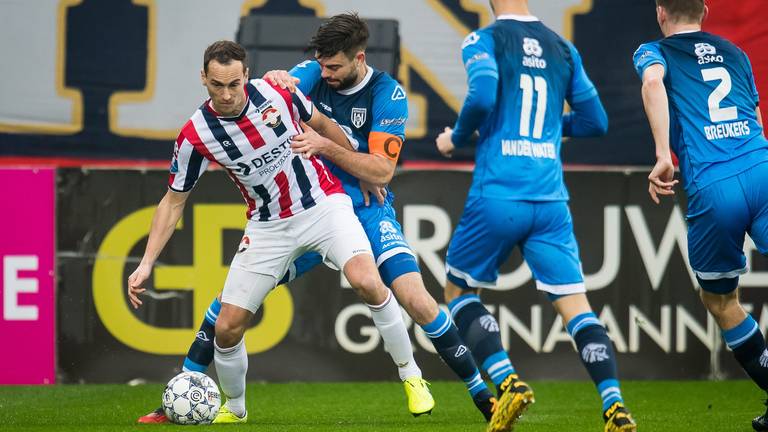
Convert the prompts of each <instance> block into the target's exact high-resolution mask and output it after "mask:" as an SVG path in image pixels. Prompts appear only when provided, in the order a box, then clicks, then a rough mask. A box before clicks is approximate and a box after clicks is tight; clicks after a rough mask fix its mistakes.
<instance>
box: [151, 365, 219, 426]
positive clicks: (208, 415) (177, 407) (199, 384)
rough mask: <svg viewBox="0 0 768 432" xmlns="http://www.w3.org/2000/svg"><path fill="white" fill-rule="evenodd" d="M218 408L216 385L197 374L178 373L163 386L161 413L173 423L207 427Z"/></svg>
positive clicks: (208, 378)
mask: <svg viewBox="0 0 768 432" xmlns="http://www.w3.org/2000/svg"><path fill="white" fill-rule="evenodd" d="M220 407H221V394H220V393H219V387H218V386H217V385H216V382H215V381H214V380H213V379H211V377H209V376H208V375H206V374H204V373H201V372H182V373H180V374H178V375H176V376H175V377H173V378H172V379H171V380H170V381H168V385H166V386H165V390H164V391H163V411H165V415H166V416H167V417H168V419H169V420H170V421H172V422H173V423H177V424H184V425H193V424H209V423H210V422H212V421H213V419H214V418H215V417H216V414H217V413H218V412H219V408H220Z"/></svg>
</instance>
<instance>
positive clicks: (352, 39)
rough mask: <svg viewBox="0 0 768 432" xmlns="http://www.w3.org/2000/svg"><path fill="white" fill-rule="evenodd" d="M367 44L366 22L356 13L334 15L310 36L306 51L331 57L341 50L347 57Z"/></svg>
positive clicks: (352, 55)
mask: <svg viewBox="0 0 768 432" xmlns="http://www.w3.org/2000/svg"><path fill="white" fill-rule="evenodd" d="M367 44H368V24H366V23H365V21H363V20H362V19H361V18H360V17H359V16H358V15H357V14H356V13H354V12H347V13H343V14H339V15H334V16H332V17H330V18H328V20H327V21H325V22H324V23H322V24H321V25H320V28H318V29H317V33H315V35H314V36H312V39H311V40H310V41H309V46H307V51H314V52H315V53H316V55H317V56H318V57H333V56H335V55H336V53H338V52H343V53H344V54H346V56H347V57H348V58H350V59H351V58H352V57H354V55H355V54H356V53H357V52H358V51H361V50H365V47H366V45H367Z"/></svg>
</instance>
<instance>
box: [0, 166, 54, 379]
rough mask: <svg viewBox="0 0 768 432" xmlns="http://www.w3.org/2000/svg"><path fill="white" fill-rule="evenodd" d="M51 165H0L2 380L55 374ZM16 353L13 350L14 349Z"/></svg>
mask: <svg viewBox="0 0 768 432" xmlns="http://www.w3.org/2000/svg"><path fill="white" fill-rule="evenodd" d="M55 178H56V172H55V170H54V169H48V168H45V169H30V168H25V169H5V168H3V169H0V185H2V190H3V195H2V199H0V275H2V278H1V279H0V292H1V293H2V295H0V334H2V335H3V338H4V345H5V346H6V347H13V348H12V351H11V355H3V356H0V384H52V383H53V382H54V381H55V377H56V366H55V365H56V331H55V330H56V329H55V323H56V302H55V295H54V257H55V255H54V254H55V250H56V249H55V231H54V220H55V185H56V183H55ZM13 353H17V354H13Z"/></svg>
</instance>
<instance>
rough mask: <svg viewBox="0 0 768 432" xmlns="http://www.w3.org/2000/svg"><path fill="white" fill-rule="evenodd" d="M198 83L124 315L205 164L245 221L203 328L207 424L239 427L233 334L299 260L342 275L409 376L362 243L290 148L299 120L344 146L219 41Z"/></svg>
mask: <svg viewBox="0 0 768 432" xmlns="http://www.w3.org/2000/svg"><path fill="white" fill-rule="evenodd" d="M201 79H202V83H203V85H204V86H205V87H206V88H207V90H208V93H209V95H210V99H209V100H207V101H206V102H205V103H203V105H201V106H200V108H199V109H198V110H196V111H195V113H194V114H193V115H192V117H191V119H190V120H189V121H188V122H187V123H186V124H185V125H184V127H183V128H182V130H181V133H180V134H179V137H178V139H177V140H176V145H175V147H174V156H173V162H172V165H171V175H170V179H169V190H168V192H167V193H166V195H165V196H164V197H163V199H162V200H161V201H160V204H159V205H158V207H157V210H156V211H155V215H154V217H153V220H152V227H151V229H150V234H149V239H148V241H147V246H146V250H145V252H144V256H143V258H142V260H141V263H140V264H139V266H138V268H137V269H136V270H135V271H134V272H133V273H132V274H131V275H130V277H129V278H128V296H129V299H130V301H131V303H132V304H133V306H134V307H139V306H140V305H141V303H142V302H141V300H140V299H139V298H138V295H139V294H141V293H142V292H143V291H145V289H144V288H142V286H143V285H144V284H145V282H146V281H147V280H148V279H149V277H150V276H151V274H152V267H153V265H154V263H155V261H156V260H157V257H158V256H159V254H160V252H161V251H162V249H163V247H164V246H165V244H166V243H167V241H168V239H169V238H170V236H171V234H172V233H173V231H174V227H175V226H176V224H177V222H178V221H179V219H180V218H181V216H182V213H183V210H184V204H185V202H186V200H187V198H188V196H189V193H190V191H191V190H192V188H193V187H194V186H195V184H196V183H197V180H198V178H199V177H200V176H201V175H202V174H203V173H204V172H205V170H206V168H207V166H208V164H209V163H211V162H214V163H218V164H219V165H221V166H222V168H223V169H224V170H225V171H226V172H227V174H228V175H229V176H230V178H231V179H232V181H233V182H234V183H235V185H236V187H237V188H238V189H239V190H240V192H241V193H242V195H243V198H244V200H245V201H246V203H247V204H248V210H247V213H246V217H247V218H248V223H247V225H246V228H245V235H244V237H243V241H242V242H241V244H240V247H239V249H238V251H237V254H236V255H235V257H234V258H233V260H232V263H231V265H230V269H229V273H228V275H227V279H226V282H225V284H224V288H223V291H222V296H221V309H220V311H219V313H218V318H217V320H216V324H215V339H214V347H215V353H214V363H215V365H216V372H217V374H218V377H219V383H220V385H221V389H222V392H223V393H224V394H225V395H226V396H227V402H226V403H225V404H224V405H223V406H222V408H221V410H220V411H219V413H218V415H217V416H216V418H215V419H214V423H244V422H246V421H247V417H248V414H247V410H246V407H245V377H246V371H247V367H248V357H247V352H246V349H245V345H244V339H243V334H244V332H245V330H246V328H247V327H248V324H249V323H250V321H251V318H252V317H253V315H254V314H255V313H256V311H257V310H258V308H259V307H260V306H261V304H262V302H263V300H264V298H265V297H266V295H267V294H268V293H269V292H270V291H271V290H272V289H273V288H274V287H275V286H276V284H277V282H278V281H279V280H280V278H282V276H283V275H284V274H285V273H286V272H287V271H288V267H289V265H290V264H291V262H292V261H293V260H295V259H296V258H297V257H298V256H300V255H301V254H303V253H304V252H307V251H314V252H317V253H319V254H320V255H321V256H323V257H325V259H326V261H328V262H330V263H331V264H332V265H334V266H335V267H337V268H339V269H342V271H343V272H344V274H345V276H346V277H347V280H349V282H350V284H351V285H352V287H353V288H354V289H355V291H356V292H357V294H358V295H359V296H360V297H361V298H362V299H363V301H365V303H366V304H368V305H369V306H370V309H371V314H372V316H373V317H374V323H375V324H376V327H377V329H378V330H379V332H380V334H381V336H382V338H383V339H384V341H385V344H386V345H387V347H388V350H389V353H390V355H391V356H392V358H393V360H394V361H395V363H401V364H404V365H407V364H409V363H410V364H411V365H412V366H411V367H412V368H415V369H418V367H417V366H416V365H415V362H413V353H412V346H411V343H410V339H409V338H408V333H407V330H406V328H405V325H404V323H403V320H402V315H401V313H400V306H399V305H398V303H397V301H396V300H395V299H394V297H393V296H392V293H391V291H390V290H389V289H388V288H387V287H386V286H385V285H384V283H383V282H382V280H381V278H380V277H379V274H378V271H377V269H376V264H375V262H374V260H373V253H372V251H371V246H370V243H369V242H368V239H367V237H366V234H365V231H364V230H363V228H362V226H361V225H360V222H359V221H358V219H357V217H356V216H355V214H354V211H353V209H352V202H351V200H350V198H349V196H348V195H346V194H345V193H344V189H343V187H342V184H341V182H340V181H339V179H337V178H336V176H334V175H333V174H332V173H331V172H330V171H329V170H328V168H327V167H326V166H325V165H324V163H323V162H322V161H321V160H319V159H318V158H317V157H314V156H302V155H298V154H294V153H293V151H292V150H291V147H290V144H291V139H292V137H294V136H296V135H300V134H302V132H303V130H302V128H301V127H300V122H305V123H306V124H307V125H309V126H310V127H312V128H314V129H316V130H317V131H319V132H320V133H321V134H323V135H324V136H326V137H328V138H330V139H331V140H333V141H334V142H335V143H337V144H338V145H344V146H349V141H348V139H347V138H346V135H345V134H344V133H343V131H342V130H341V129H340V128H339V127H338V126H337V125H336V124H335V123H333V122H332V121H331V120H330V119H328V118H327V117H326V116H325V115H323V114H322V113H320V112H318V111H317V110H315V109H314V106H313V105H312V103H310V102H309V100H308V99H307V98H306V97H305V96H304V95H303V94H302V93H301V92H296V93H290V92H288V91H287V90H284V89H280V88H279V87H276V86H273V85H271V84H269V83H267V82H266V81H263V80H260V79H256V80H250V81H249V80H248V71H247V68H246V66H245V50H244V49H243V48H242V47H241V46H240V45H238V44H236V43H234V42H230V41H219V42H216V43H214V44H212V45H211V46H209V47H208V48H207V49H206V51H205V55H204V63H203V70H202V71H201ZM310 134H311V133H310ZM315 139H321V138H320V137H319V136H318V137H315ZM286 233H289V234H290V235H286ZM373 305H376V306H373ZM418 373H419V375H420V371H418Z"/></svg>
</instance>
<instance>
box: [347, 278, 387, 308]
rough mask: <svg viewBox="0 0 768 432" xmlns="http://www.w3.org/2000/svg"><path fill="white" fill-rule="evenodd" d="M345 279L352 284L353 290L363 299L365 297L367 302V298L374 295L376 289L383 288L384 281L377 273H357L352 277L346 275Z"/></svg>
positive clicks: (381, 289) (382, 289) (380, 289)
mask: <svg viewBox="0 0 768 432" xmlns="http://www.w3.org/2000/svg"><path fill="white" fill-rule="evenodd" d="M347 280H348V281H349V284H350V285H352V288H354V290H355V292H357V293H358V295H359V296H360V297H362V298H363V299H366V302H368V303H370V302H369V301H368V299H369V298H371V297H375V294H376V293H377V292H378V291H384V290H385V288H384V282H382V281H381V278H380V277H379V275H378V274H375V273H357V274H355V275H353V276H352V278H350V277H349V276H348V277H347Z"/></svg>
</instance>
